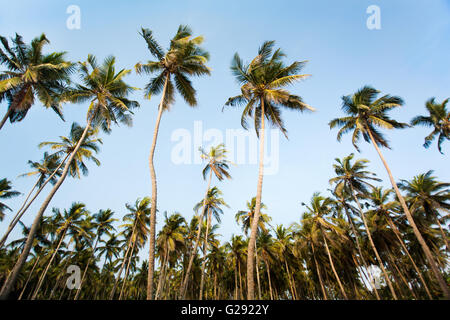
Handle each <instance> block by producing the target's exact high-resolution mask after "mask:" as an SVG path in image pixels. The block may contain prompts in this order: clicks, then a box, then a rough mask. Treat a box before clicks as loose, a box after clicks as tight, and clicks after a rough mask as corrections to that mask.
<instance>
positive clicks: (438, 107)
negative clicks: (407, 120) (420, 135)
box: [411, 98, 450, 153]
mask: <svg viewBox="0 0 450 320" xmlns="http://www.w3.org/2000/svg"><path fill="white" fill-rule="evenodd" d="M448 101H449V99H445V100H444V101H443V102H442V103H436V99H435V98H431V99H430V100H428V101H427V102H426V104H425V108H426V109H427V111H428V114H429V115H428V116H417V117H414V118H413V119H412V120H411V124H412V125H413V126H417V125H420V126H425V127H431V128H433V131H432V132H431V133H430V134H429V135H428V136H427V137H426V138H425V143H424V144H423V146H424V147H425V148H428V147H429V146H430V145H431V143H432V142H433V140H434V138H435V137H436V136H438V144H437V147H438V150H439V152H440V153H442V149H441V145H442V143H443V142H444V141H445V140H450V111H447V103H448Z"/></svg>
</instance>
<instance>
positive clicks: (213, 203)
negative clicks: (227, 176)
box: [194, 187, 229, 223]
mask: <svg viewBox="0 0 450 320" xmlns="http://www.w3.org/2000/svg"><path fill="white" fill-rule="evenodd" d="M221 196H222V191H220V190H219V188H217V187H212V188H211V189H209V190H208V193H207V195H206V198H205V199H202V200H201V201H199V202H198V203H197V204H196V205H195V206H194V211H195V212H198V210H199V209H200V208H204V209H203V210H204V211H205V212H210V213H211V214H212V215H213V216H214V218H215V219H216V220H217V222H219V223H220V215H221V214H223V210H222V208H221V206H225V207H227V208H228V207H229V206H228V204H226V202H225V200H223V198H221Z"/></svg>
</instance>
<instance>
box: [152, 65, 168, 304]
mask: <svg viewBox="0 0 450 320" xmlns="http://www.w3.org/2000/svg"><path fill="white" fill-rule="evenodd" d="M169 76H170V74H169V73H167V75H166V81H165V83H164V89H163V93H162V96H161V102H160V103H159V108H158V116H157V118H156V124H155V129H154V131H153V141H152V146H151V148H150V156H149V159H148V163H149V168H150V176H151V179H152V199H151V208H150V240H149V241H150V249H149V256H148V278H147V300H153V277H154V273H155V229H156V209H157V195H158V192H157V183H156V173H155V167H154V164H153V157H154V155H155V148H156V142H157V140H158V132H159V124H160V122H161V116H162V113H163V111H164V105H163V102H164V100H165V97H166V92H167V84H168V82H169Z"/></svg>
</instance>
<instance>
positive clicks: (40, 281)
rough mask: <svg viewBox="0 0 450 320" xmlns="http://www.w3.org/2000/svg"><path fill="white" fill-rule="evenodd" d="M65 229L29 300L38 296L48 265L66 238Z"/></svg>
mask: <svg viewBox="0 0 450 320" xmlns="http://www.w3.org/2000/svg"><path fill="white" fill-rule="evenodd" d="M67 229H68V227H67V228H66V229H65V230H64V232H63V233H62V235H61V239H59V242H58V246H57V247H56V249H55V252H53V254H52V257H51V258H50V261H49V262H48V264H47V267H45V270H44V272H43V273H42V275H41V277H40V278H39V282H38V285H37V287H36V290H35V291H34V293H33V296H32V297H31V300H35V299H36V296H37V294H38V292H39V289H40V288H41V286H42V283H43V282H44V278H45V276H46V275H47V272H48V269H49V268H50V265H51V264H52V262H53V259H55V257H56V254H57V253H58V250H59V248H60V246H61V243H62V242H63V240H64V238H65V237H66V232H67Z"/></svg>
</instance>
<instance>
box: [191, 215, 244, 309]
mask: <svg viewBox="0 0 450 320" xmlns="http://www.w3.org/2000/svg"><path fill="white" fill-rule="evenodd" d="M211 216H212V213H211V210H208V219H207V222H206V234H205V239H204V241H203V243H204V245H203V263H202V277H201V280H200V296H199V300H203V286H204V281H205V268H206V252H207V251H208V233H209V226H210V224H211ZM241 290H242V288H241Z"/></svg>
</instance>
